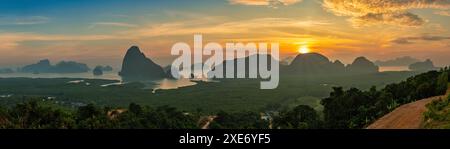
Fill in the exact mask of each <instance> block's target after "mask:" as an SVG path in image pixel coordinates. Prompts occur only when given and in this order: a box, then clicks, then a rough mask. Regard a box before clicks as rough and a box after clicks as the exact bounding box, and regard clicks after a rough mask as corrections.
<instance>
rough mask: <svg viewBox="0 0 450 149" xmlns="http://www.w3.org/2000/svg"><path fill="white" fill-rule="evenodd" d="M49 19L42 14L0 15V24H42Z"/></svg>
mask: <svg viewBox="0 0 450 149" xmlns="http://www.w3.org/2000/svg"><path fill="white" fill-rule="evenodd" d="M49 20H50V19H49V18H48V17H44V16H0V25H33V24H44V23H47V22H48V21H49Z"/></svg>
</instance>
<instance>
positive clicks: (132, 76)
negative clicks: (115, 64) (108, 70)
mask: <svg viewBox="0 0 450 149" xmlns="http://www.w3.org/2000/svg"><path fill="white" fill-rule="evenodd" d="M119 75H120V76H121V77H122V78H123V79H124V80H126V81H127V80H128V81H134V80H136V81H139V80H155V79H162V78H165V77H166V75H165V73H164V70H163V68H162V67H161V66H159V65H158V64H156V63H154V62H153V61H152V60H151V59H149V58H147V57H146V56H145V55H144V53H142V52H141V51H140V50H139V47H137V46H132V47H130V48H129V49H128V51H127V53H126V54H125V57H124V59H123V63H122V70H121V71H120V72H119Z"/></svg>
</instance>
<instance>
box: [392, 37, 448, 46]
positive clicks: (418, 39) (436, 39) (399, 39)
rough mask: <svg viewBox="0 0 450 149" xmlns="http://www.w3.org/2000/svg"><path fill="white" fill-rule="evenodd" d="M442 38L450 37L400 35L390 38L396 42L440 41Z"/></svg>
mask: <svg viewBox="0 0 450 149" xmlns="http://www.w3.org/2000/svg"><path fill="white" fill-rule="evenodd" d="M442 40H450V37H447V36H429V35H423V36H415V37H401V38H397V39H395V40H392V42H393V43H397V44H412V43H414V41H442Z"/></svg>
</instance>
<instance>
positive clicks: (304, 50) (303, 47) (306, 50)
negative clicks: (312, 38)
mask: <svg viewBox="0 0 450 149" xmlns="http://www.w3.org/2000/svg"><path fill="white" fill-rule="evenodd" d="M310 51H311V50H309V48H308V46H306V45H303V46H301V47H300V48H298V53H301V54H306V53H309V52H310Z"/></svg>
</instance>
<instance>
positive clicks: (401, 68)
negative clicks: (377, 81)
mask: <svg viewBox="0 0 450 149" xmlns="http://www.w3.org/2000/svg"><path fill="white" fill-rule="evenodd" d="M385 71H410V70H409V68H408V66H381V67H380V72H385Z"/></svg>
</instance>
